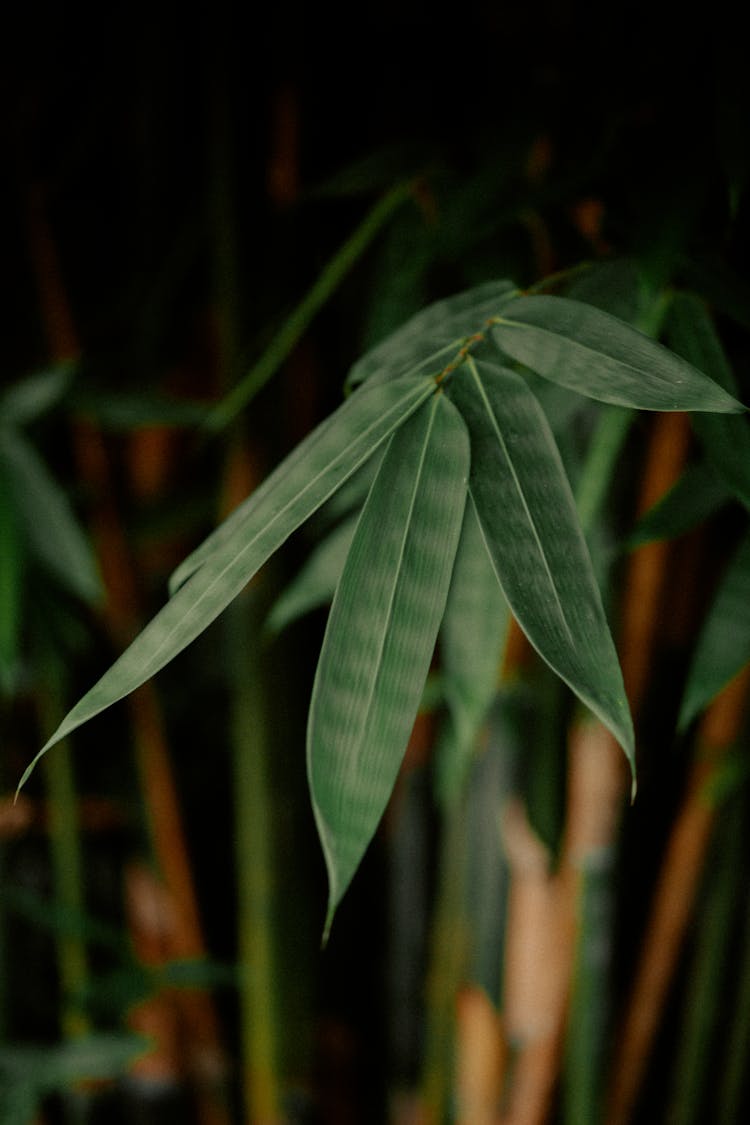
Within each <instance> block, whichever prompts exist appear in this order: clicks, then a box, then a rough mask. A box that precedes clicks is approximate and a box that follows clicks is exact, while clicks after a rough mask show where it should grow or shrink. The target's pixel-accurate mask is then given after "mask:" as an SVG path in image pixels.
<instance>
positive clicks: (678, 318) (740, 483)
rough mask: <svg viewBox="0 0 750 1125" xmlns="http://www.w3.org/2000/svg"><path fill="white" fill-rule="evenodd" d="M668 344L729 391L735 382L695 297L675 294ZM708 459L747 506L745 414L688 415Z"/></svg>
mask: <svg viewBox="0 0 750 1125" xmlns="http://www.w3.org/2000/svg"><path fill="white" fill-rule="evenodd" d="M667 339H668V340H669V343H670V346H671V347H673V348H674V350H675V351H676V352H677V353H678V354H679V355H681V356H684V357H685V359H687V360H688V361H689V362H690V363H693V364H695V366H696V367H699V368H700V369H701V371H705V372H706V374H707V375H710V376H711V378H712V379H714V380H715V381H716V382H717V383H719V384H720V385H721V386H722V387H723V388H724V389H725V390H726V391H728V392H729V393H730V394H736V393H737V384H736V380H735V378H734V375H733V374H732V369H731V367H730V366H729V361H728V359H727V357H726V355H725V354H724V349H723V348H722V346H721V341H720V340H719V337H718V336H717V334H716V330H715V328H714V326H713V322H712V320H711V317H710V316H709V314H708V311H707V309H706V306H705V305H704V304H703V302H702V301H701V300H699V299H698V298H697V297H693V296H690V295H688V294H686V293H681V294H678V295H677V296H676V297H675V298H674V300H673V301H672V305H671V307H670V310H669V317H668V319H667ZM692 424H693V429H694V430H695V432H696V433H697V435H698V437H699V439H700V442H701V444H702V446H703V448H704V449H705V451H706V454H707V456H708V459H709V461H710V462H711V464H712V465H713V466H714V468H715V469H716V471H717V473H718V474H719V476H720V477H721V479H722V480H723V481H725V482H726V484H727V485H728V486H729V488H730V489H731V490H732V492H733V493H734V495H735V496H736V497H737V499H738V500H740V501H741V502H742V503H743V504H744V505H745V507H747V508H750V427H748V424H747V418H746V417H740V418H727V417H722V416H715V415H711V414H696V415H694V416H693V418H692Z"/></svg>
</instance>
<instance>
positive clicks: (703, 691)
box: [678, 533, 750, 730]
mask: <svg viewBox="0 0 750 1125" xmlns="http://www.w3.org/2000/svg"><path fill="white" fill-rule="evenodd" d="M748 661H750V533H748V534H747V535H745V538H744V539H743V540H742V542H741V543H740V546H739V548H738V549H737V551H736V552H735V554H734V556H733V558H732V560H731V562H730V564H729V566H728V568H727V571H726V573H725V574H724V577H723V579H722V582H721V585H720V586H719V589H718V591H717V594H716V597H715V598H714V600H713V603H712V605H711V607H710V609H709V611H708V615H707V617H706V620H705V621H704V624H703V628H702V629H701V632H700V636H699V637H698V641H697V643H696V646H695V652H694V654H693V661H692V664H691V667H690V671H689V673H688V678H687V683H686V685H685V693H684V696H683V700H682V707H681V708H680V717H679V722H678V725H679V728H680V730H685V728H686V727H687V726H688V725H689V724H690V723H691V722H692V720H693V719H694V718H695V717H696V715H698V714H700V712H701V711H702V710H703V709H704V707H706V706H707V705H708V704H709V703H710V702H711V700H712V699H714V698H715V697H716V696H717V695H718V694H719V692H720V691H721V690H722V688H724V687H726V685H727V684H728V683H729V681H730V680H732V679H733V678H734V677H735V676H736V675H737V673H738V672H741V671H742V669H743V668H744V667H745V665H746V664H747V663H748Z"/></svg>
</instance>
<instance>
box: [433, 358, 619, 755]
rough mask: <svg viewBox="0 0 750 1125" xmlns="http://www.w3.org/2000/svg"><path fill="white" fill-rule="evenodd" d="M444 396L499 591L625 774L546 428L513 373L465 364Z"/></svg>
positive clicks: (576, 541) (598, 625)
mask: <svg viewBox="0 0 750 1125" xmlns="http://www.w3.org/2000/svg"><path fill="white" fill-rule="evenodd" d="M450 394H451V397H452V398H453V400H454V401H455V403H456V405H457V406H458V408H459V410H460V411H461V413H462V415H463V417H464V419H465V421H466V424H467V425H468V427H469V434H470V436H471V477H470V482H469V490H470V494H471V497H472V499H473V501H474V504H475V506H476V511H477V515H478V517H479V523H480V526H481V528H482V533H483V535H484V538H485V540H486V543H487V546H488V548H489V552H490V556H491V558H492V562H493V565H494V567H495V572H496V574H497V577H498V581H499V582H500V585H501V586H502V588H503V591H504V593H505V596H506V598H507V599H508V603H509V605H510V608H511V610H512V611H513V613H514V615H515V617H516V619H517V620H518V623H519V625H520V626H521V628H522V629H523V630H524V632H525V633H526V635H527V636H528V638H529V640H530V641H531V643H532V644H533V645H534V647H535V648H536V649H537V650H538V652H539V654H540V655H541V656H542V657H543V659H544V660H546V662H547V663H548V664H549V665H550V667H551V668H552V669H553V670H554V671H555V672H557V674H558V675H559V676H560V677H561V678H562V679H563V680H565V682H566V683H567V684H568V685H569V686H570V687H571V688H572V689H573V691H574V692H575V693H576V694H577V695H578V696H579V697H580V699H581V700H583V702H584V703H585V704H587V706H589V707H590V708H591V710H592V711H593V712H594V714H596V715H597V716H598V717H599V718H600V719H601V720H602V722H603V723H604V724H605V725H606V726H607V727H608V728H609V729H610V730H611V731H612V733H613V734H614V735H615V737H616V738H617V739H618V741H619V742H620V744H621V746H622V747H623V749H624V750H625V753H626V754H627V756H628V759H629V761H630V763H631V768H633V766H634V745H633V744H634V736H633V727H632V722H631V718H630V711H629V708H628V703H627V699H626V697H625V690H624V687H623V683H622V674H621V672H620V666H619V663H618V660H617V654H616V652H615V647H614V644H613V642H612V637H611V635H610V632H609V626H608V624H607V619H606V617H605V615H604V610H603V608H602V602H601V596H600V593H599V588H598V586H597V584H596V580H595V578H594V573H593V568H592V565H591V559H590V558H589V554H588V550H587V547H586V543H585V541H584V538H583V534H582V532H581V528H580V525H579V522H578V516H577V513H576V508H575V501H574V499H573V496H572V494H571V491H570V485H569V484H568V480H567V478H566V476H565V471H564V469H563V466H562V462H561V460H560V455H559V453H558V451H557V447H556V445H555V441H554V438H553V436H552V432H551V430H550V428H549V425H548V423H547V420H546V418H545V417H544V414H543V412H542V410H541V408H540V406H539V404H538V403H537V401H536V399H535V398H534V396H533V395H532V393H531V391H530V390H529V389H528V387H527V386H526V383H525V382H524V380H523V379H522V378H521V376H520V375H517V374H516V373H515V372H513V371H510V370H508V369H507V368H503V367H498V366H496V365H494V364H489V363H481V362H480V363H476V362H475V361H474V360H472V359H471V358H469V359H468V360H467V362H466V365H465V366H464V367H461V368H459V369H458V370H457V371H456V372H455V373H454V375H453V377H452V379H451V383H450Z"/></svg>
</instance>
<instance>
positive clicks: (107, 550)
mask: <svg viewBox="0 0 750 1125" xmlns="http://www.w3.org/2000/svg"><path fill="white" fill-rule="evenodd" d="M30 241H31V251H32V259H33V264H34V268H35V272H36V278H37V286H38V290H39V297H40V304H41V308H42V316H43V321H44V324H45V327H46V330H47V334H48V338H49V346H50V352H51V354H52V355H53V356H54V357H55V358H56V359H59V360H62V359H76V358H78V357H79V356H80V354H81V348H80V344H79V341H78V337H77V333H76V330H75V325H74V323H73V318H72V315H71V312H70V306H69V303H68V300H67V296H66V293H65V289H64V286H63V281H62V276H61V270H60V263H59V261H58V257H57V252H56V247H55V245H54V241H53V238H52V235H51V232H50V230H49V227H48V225H47V222H46V216H45V215H44V212H43V209H42V202H41V197H40V196H36V197H35V198H34V209H33V211H32V221H31V223H30ZM73 436H74V444H75V453H76V456H77V459H78V466H79V472H80V475H81V478H82V479H83V480H84V481H85V482H86V483H87V485H88V486H89V488H90V490H91V492H92V495H93V504H94V511H93V516H92V525H93V531H94V539H95V542H96V545H97V548H98V554H99V561H100V568H101V572H102V576H103V579H104V583H105V587H106V589H107V594H108V598H107V603H106V606H105V608H104V620H105V623H106V625H107V626H108V628H109V631H110V634H111V635H112V637H113V639H114V641H115V643H116V644H117V645H118V647H122V645H123V644H126V643H128V642H129V641H130V640H131V639H132V637H133V635H134V634H135V633H136V632H137V631H138V626H139V621H140V599H139V596H138V591H137V581H136V577H135V569H134V566H133V563H132V561H131V558H130V554H129V551H128V549H127V544H126V540H125V534H124V531H123V528H122V525H121V523H120V520H119V515H118V512H117V509H116V507H115V504H114V500H113V495H114V493H113V489H112V487H111V480H110V470H109V459H108V456H107V452H106V449H105V447H104V442H103V439H102V435H101V433H100V432H99V431H98V430H97V429H96V427H94V426H93V425H92V424H91V423H83V422H82V423H80V424H79V425H78V426H77V427H76V428H75V430H74V435H73ZM128 706H129V713H130V716H131V723H132V730H133V738H134V743H135V749H136V758H137V762H138V767H139V774H140V779H141V787H142V792H143V798H144V805H145V809H146V812H147V817H148V821H149V828H150V836H151V842H152V847H153V850H154V855H155V857H156V861H157V865H158V867H159V869H160V872H161V874H162V877H163V878H164V880H165V883H166V886H167V888H168V890H169V893H170V896H171V898H172V901H173V904H174V916H175V924H174V930H173V952H172V955H173V956H177V957H186V958H200V957H202V956H203V955H204V953H205V946H204V942H203V935H202V931H201V926H200V921H199V916H198V907H197V902H196V896H195V890H194V886H193V879H192V872H191V869H190V861H189V858H188V853H187V847H186V844H185V837H184V832H183V829H182V822H181V817H180V812H179V804H178V800H177V793H176V789H175V785H174V779H173V776H172V770H171V766H170V763H169V756H168V751H167V746H166V739H165V736H164V729H163V721H162V716H161V710H160V707H159V703H158V699H157V696H156V693H155V691H154V689H153V686H152V685H151V684H150V683H149V684H146V685H144V686H143V687H142V688H140V689H139V690H138V691H137V692H136V693H134V694H133V695H132V696H130V697H129V701H128ZM179 1005H180V1008H181V1013H182V1018H183V1020H184V1023H185V1026H186V1030H187V1031H188V1032H189V1040H190V1049H191V1060H190V1061H191V1071H192V1073H193V1075H194V1077H195V1080H196V1084H197V1093H198V1099H199V1103H200V1113H201V1121H202V1123H203V1125H225V1123H226V1122H228V1120H229V1118H228V1110H227V1107H226V1103H225V1101H224V1095H223V1085H224V1075H225V1072H226V1064H225V1062H224V1056H223V1048H222V1046H221V1043H220V1037H219V1029H218V1023H217V1019H216V1013H215V1009H214V1007H213V1002H212V1000H211V997H210V996H209V994H208V993H206V992H201V991H198V990H185V991H184V992H182V993H180V997H179Z"/></svg>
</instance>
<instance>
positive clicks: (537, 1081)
mask: <svg viewBox="0 0 750 1125" xmlns="http://www.w3.org/2000/svg"><path fill="white" fill-rule="evenodd" d="M600 430H602V431H604V432H602V433H601V441H595V443H594V447H593V450H592V456H593V457H594V461H595V464H596V465H597V466H598V467H599V468H600V467H601V463H602V461H603V460H604V461H606V463H607V464H608V465H609V467H610V468H611V465H612V463H613V458H614V455H615V453H616V451H617V450H618V449H619V448H620V446H621V444H622V440H623V438H624V432H625V419H624V418H623V416H621V415H617V414H611V413H610V412H606V413H605V414H604V416H603V418H602V423H601V427H600ZM688 442H689V429H688V425H687V418H686V416H685V415H681V414H672V415H660V416H658V417H657V418H656V419H655V422H654V426H653V430H652V434H651V439H650V446H649V451H648V455H647V459H646V466H645V469H644V476H643V483H642V485H641V495H640V500H639V508H640V510H646V509H647V508H648V507H650V506H651V504H653V503H654V502H655V501H656V499H658V498H659V497H660V496H661V495H662V494H663V493H664V492H665V491H666V489H667V488H668V487H670V485H671V484H672V483H673V482H674V480H675V479H676V478H677V476H678V475H679V472H680V469H681V466H682V464H683V462H684V459H685V456H686V453H687V448H688ZM589 493H590V494H589ZM603 495H604V493H603V491H602V489H601V487H600V486H598V487H597V488H595V489H591V490H588V491H585V496H586V504H585V512H584V515H585V518H586V520H587V522H588V521H591V520H592V519H593V518H594V515H595V512H596V508H597V506H598V505H599V504H600V503H601V501H602V499H603ZM667 552H668V548H667V545H665V544H653V545H649V546H648V547H647V548H644V549H642V550H641V551H639V552H637V553H636V554H635V555H634V556H633V558H632V559H631V562H630V565H629V568H628V573H627V576H626V581H625V587H624V594H623V603H622V623H621V636H622V642H621V653H622V655H621V664H622V669H623V678H624V681H625V687H626V691H627V692H628V696H629V699H630V702H631V706H632V708H633V710H634V711H636V712H637V710H638V707H639V705H640V703H641V702H642V699H643V696H644V693H645V688H646V684H647V677H648V668H649V663H650V657H651V652H652V648H653V644H654V639H655V636H656V623H657V621H658V613H657V607H658V605H659V600H660V598H661V594H662V588H663V584H664V575H665V572H666V563H667V558H668V553H667ZM624 765H625V764H624V759H623V756H622V751H621V750H620V748H619V746H618V745H617V743H616V741H615V739H614V738H613V736H612V735H611V734H610V733H609V731H607V730H606V728H604V726H603V725H602V724H601V723H599V722H598V721H593V720H590V719H586V720H585V721H581V720H578V721H576V723H575V724H574V727H573V730H572V732H571V735H570V740H569V783H568V805H567V810H566V821H565V824H566V828H565V833H564V838H563V847H562V853H561V861H560V867H559V871H558V873H557V875H556V876H555V877H552V875H551V874H550V873H549V871H548V872H547V875H546V877H543V876H542V870H541V868H540V867H537V870H536V873H535V875H534V882H533V884H532V886H533V890H532V887H531V886H530V887H529V888H528V890H524V888H523V881H524V879H528V874H526V875H524V874H523V867H522V865H521V866H519V864H518V857H516V861H515V862H512V864H511V866H512V868H515V871H514V880H513V882H514V883H516V884H518V885H517V886H516V888H515V890H514V891H513V894H514V895H521V894H525V893H528V894H529V895H531V894H534V895H536V897H537V899H539V901H538V903H537V905H536V918H535V921H534V922H529V921H526V920H524V919H523V917H522V916H521V920H519V912H518V907H517V906H516V908H515V919H514V913H513V912H509V919H508V938H507V940H508V945H509V949H508V952H507V954H506V986H505V988H506V994H505V995H506V1034H508V1035H509V1036H510V1037H512V1036H513V1035H514V1034H515V1035H516V1036H517V1037H518V1038H519V1039H520V1041H521V1044H522V1046H521V1049H520V1050H519V1051H518V1053H517V1057H516V1059H515V1065H514V1068H513V1072H512V1074H511V1076H510V1085H509V1094H508V1104H507V1108H506V1114H505V1116H504V1118H503V1122H504V1125H542V1122H544V1121H545V1120H547V1117H548V1114H549V1111H550V1108H551V1104H552V1098H553V1094H554V1090H555V1085H556V1082H557V1078H558V1074H559V1069H560V1061H561V1056H562V1051H563V1046H564V1044H565V1042H566V1034H565V1027H566V1022H567V1020H568V1019H569V1015H570V1013H572V1014H573V1015H575V1014H577V1013H579V1014H582V1015H583V1016H585V1018H586V1021H587V1024H588V1020H589V1019H591V1020H593V1021H594V1023H595V1024H599V1025H600V1024H601V1022H602V1021H603V1019H604V1013H603V1012H602V1011H601V1010H600V1011H598V1012H597V1013H596V1014H595V1013H594V1012H593V1011H592V1010H591V1009H590V1008H588V1007H585V1006H584V1005H583V1000H582V996H581V988H582V987H586V988H587V989H588V990H589V991H600V990H601V988H602V986H603V984H604V980H605V979H606V964H600V965H597V964H596V962H595V961H591V960H590V953H589V950H590V948H591V946H590V943H589V942H588V940H587V938H588V934H587V930H586V928H585V926H584V921H585V919H586V917H588V915H585V914H584V913H583V911H584V909H585V907H586V905H587V902H588V903H589V905H590V896H591V892H592V888H593V885H594V883H593V880H594V879H597V880H598V881H599V882H600V883H601V880H600V879H599V876H598V875H595V874H594V873H596V872H597V870H598V868H600V867H601V864H602V863H603V862H604V863H606V864H608V863H610V862H611V856H610V854H609V853H610V851H611V849H612V848H613V846H614V840H615V838H616V834H617V828H618V824H619V815H620V810H621V809H622V806H623V803H624V799H625V793H626V788H627V777H626V769H625V768H624ZM527 843H528V841H527ZM598 891H599V895H600V902H601V903H603V902H604V898H601V896H602V895H604V893H605V890H604V887H602V886H601V885H600V886H599V888H598ZM534 926H541V927H544V929H545V936H543V937H542V936H538V937H536V938H535V937H534V936H533V928H534ZM516 927H518V933H517V934H516V933H515V932H514V931H515V929H516ZM601 936H602V935H601V934H600V935H599V937H600V938H601ZM545 941H546V942H551V944H552V947H553V948H552V949H550V948H548V947H547V946H545V944H544V943H545ZM535 942H536V943H539V942H541V943H542V944H541V946H539V945H538V946H537V949H536V953H535V956H534V961H533V963H534V965H535V969H534V970H533V971H532V970H531V969H528V968H527V969H525V970H524V968H523V965H522V963H520V962H519V963H517V962H516V960H515V958H514V955H513V952H512V951H513V949H514V948H515V947H519V948H520V949H522V950H523V951H524V954H523V955H524V956H530V955H531V954H530V951H531V950H532V949H533V948H534V943H535ZM584 968H585V970H586V971H585V972H584V971H583V970H584ZM595 970H596V972H597V980H596V983H595V982H594V980H593V979H591V977H590V974H593V973H594V971H595ZM550 974H551V977H552V979H551V980H550V979H549V975H550ZM534 978H536V980H537V987H542V986H541V985H540V984H539V983H538V982H539V981H544V980H547V983H546V985H545V986H544V990H543V992H542V998H541V999H540V998H539V997H538V996H537V997H536V998H535V996H534V991H533V988H532V990H531V991H530V993H529V996H528V1001H527V1002H528V1003H529V1004H530V1005H533V1008H532V1010H533V1011H534V1012H536V1013H537V1015H536V1016H535V1017H534V1018H533V1019H532V1017H531V1016H528V1017H527V1021H528V1022H527V1023H526V1024H525V1025H523V1026H524V1029H525V1030H524V1033H523V1034H522V1035H521V1034H520V1033H519V1027H518V1026H516V1024H515V1020H514V1019H513V1018H511V1019H510V1021H508V1015H507V1005H508V1002H509V1000H508V997H509V994H510V997H511V998H512V996H513V989H514V988H515V987H518V988H522V987H523V982H524V979H527V980H528V979H534ZM509 990H510V993H509ZM543 1011H544V1012H546V1017H545V1018H546V1021H547V1022H546V1023H544V1019H543V1017H542V1012H543ZM511 1016H512V1009H511ZM535 1025H536V1030H535ZM591 1035H592V1032H591V1028H590V1026H586V1027H582V1026H581V1025H580V1024H579V1025H577V1026H571V1025H569V1030H568V1040H567V1042H568V1052H569V1054H568V1061H569V1064H571V1065H572V1064H573V1063H575V1062H576V1061H577V1060H578V1061H580V1059H581V1056H582V1055H583V1053H584V1051H586V1050H587V1046H586V1045H587V1044H590V1043H591ZM591 1062H595V1060H593V1059H589V1063H591ZM599 1081H600V1080H599V1077H598V1076H597V1075H595V1074H592V1073H589V1074H587V1078H586V1084H585V1085H583V1084H582V1083H581V1078H580V1075H578V1076H577V1077H576V1079H575V1088H574V1087H573V1086H572V1085H570V1083H569V1085H568V1088H567V1093H566V1099H565V1107H566V1111H567V1113H568V1114H569V1117H568V1120H570V1122H571V1125H573V1123H575V1125H578V1121H579V1120H588V1118H579V1117H578V1116H576V1115H578V1114H580V1113H586V1114H592V1113H594V1112H595V1104H596V1103H597V1102H598V1099H599V1097H600V1094H599ZM593 1119H594V1120H595V1118H593Z"/></svg>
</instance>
